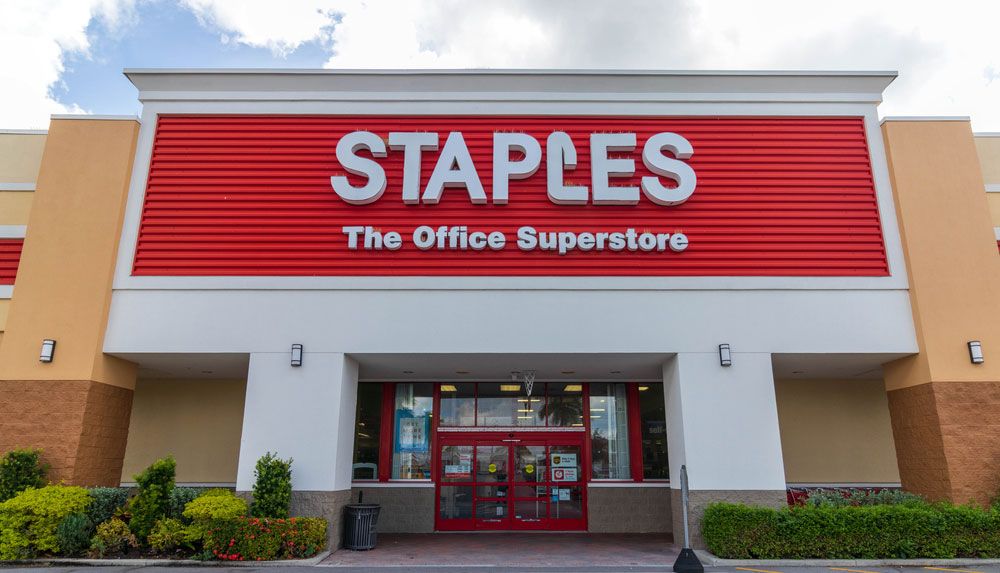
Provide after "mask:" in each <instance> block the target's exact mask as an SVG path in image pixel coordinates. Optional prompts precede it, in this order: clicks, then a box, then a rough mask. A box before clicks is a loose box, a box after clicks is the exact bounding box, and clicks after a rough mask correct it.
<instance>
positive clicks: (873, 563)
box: [694, 549, 1000, 567]
mask: <svg viewBox="0 0 1000 573" xmlns="http://www.w3.org/2000/svg"><path fill="white" fill-rule="evenodd" d="M694 552H695V554H696V555H697V556H698V559H700V560H701V564H702V565H704V566H705V567H974V566H982V565H1000V559H723V558H721V557H716V556H715V555H712V554H711V553H709V552H708V551H705V550H704V549H695V551H694Z"/></svg>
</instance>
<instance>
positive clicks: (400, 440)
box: [392, 384, 434, 479]
mask: <svg viewBox="0 0 1000 573" xmlns="http://www.w3.org/2000/svg"><path fill="white" fill-rule="evenodd" d="M433 409H434V385H433V384H396V403H395V409H394V412H395V420H394V422H395V423H394V424H393V428H394V434H393V440H392V478H393V479H430V478H431V417H432V416H433Z"/></svg>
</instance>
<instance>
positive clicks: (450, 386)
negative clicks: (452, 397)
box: [441, 384, 458, 392]
mask: <svg viewBox="0 0 1000 573" xmlns="http://www.w3.org/2000/svg"><path fill="white" fill-rule="evenodd" d="M441 391H442V392H458V388H457V387H455V386H454V385H453V384H442V385H441Z"/></svg>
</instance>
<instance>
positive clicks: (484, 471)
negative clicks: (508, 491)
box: [476, 446, 507, 483]
mask: <svg viewBox="0 0 1000 573" xmlns="http://www.w3.org/2000/svg"><path fill="white" fill-rule="evenodd" d="M505 481H507V446H476V482H477V483H490V482H505Z"/></svg>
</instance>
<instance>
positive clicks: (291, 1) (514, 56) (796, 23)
mask: <svg viewBox="0 0 1000 573" xmlns="http://www.w3.org/2000/svg"><path fill="white" fill-rule="evenodd" d="M997 22H1000V2H982V1H975V0H950V1H949V2H948V3H947V7H946V8H944V7H942V5H941V4H940V3H938V2H921V1H913V0H880V1H879V2H871V1H870V0H840V1H839V2H836V3H816V2H802V1H800V0H755V1H754V2H746V1H744V0H711V1H701V0H615V1H613V2H612V1H598V0H546V1H544V2H539V1H536V0H283V1H274V0H2V1H0V85H2V86H16V89H4V90H0V128H45V127H46V126H47V124H48V117H49V115H50V114H52V113H97V114H136V113H138V111H139V105H138V103H137V102H136V99H135V97H136V92H135V89H134V88H133V87H132V86H131V84H130V83H129V82H128V80H127V79H125V78H124V77H123V76H122V74H121V71H122V69H123V68H126V67H184V68H190V67H264V68H267V67H308V68H318V67H329V68H385V67H389V68H427V67H433V68H470V67H487V68H490V67H492V68H497V67H503V68H518V67H528V68H647V69H649V68H653V69H736V70H741V69H744V70H745V69H812V70H830V69H833V70H898V71H899V73H900V77H899V79H898V80H897V81H896V82H895V83H894V84H893V85H892V86H890V88H889V89H888V90H887V91H886V94H885V102H884V103H883V104H882V105H881V106H880V113H881V114H882V115H950V116H955V115H959V116H971V118H972V122H973V127H974V129H975V130H977V131H991V132H1000V42H998V41H997V40H996V37H997V36H996V23H997Z"/></svg>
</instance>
